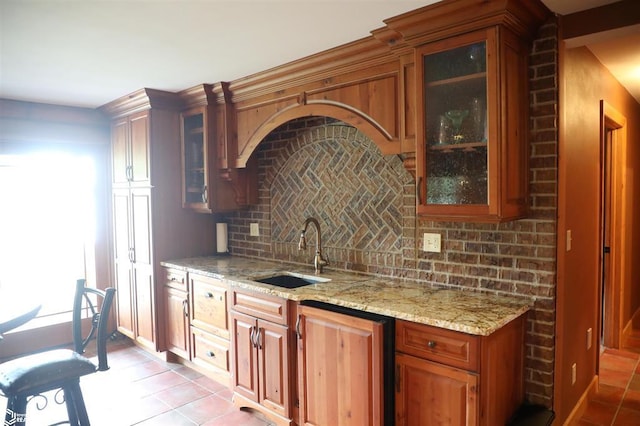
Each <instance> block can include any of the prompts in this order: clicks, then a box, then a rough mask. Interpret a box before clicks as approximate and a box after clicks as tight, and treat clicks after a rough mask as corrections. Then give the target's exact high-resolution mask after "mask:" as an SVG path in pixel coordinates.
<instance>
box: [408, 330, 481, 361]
mask: <svg viewBox="0 0 640 426" xmlns="http://www.w3.org/2000/svg"><path fill="white" fill-rule="evenodd" d="M478 348H479V337H478V336H472V335H469V334H464V333H459V332H457V331H451V330H445V329H442V328H438V327H432V326H428V325H424V324H417V323H413V322H409V321H401V320H399V321H396V351H398V352H403V353H406V354H410V355H414V356H418V357H421V358H424V359H428V360H431V361H436V362H439V363H442V364H446V365H450V366H452V367H458V368H463V369H465V370H469V371H478V357H479V352H478Z"/></svg>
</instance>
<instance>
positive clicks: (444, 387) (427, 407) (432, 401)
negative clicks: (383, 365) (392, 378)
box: [396, 354, 478, 426]
mask: <svg viewBox="0 0 640 426" xmlns="http://www.w3.org/2000/svg"><path fill="white" fill-rule="evenodd" d="M396 365H397V369H396V374H397V375H398V377H396V381H397V384H398V386H397V388H396V425H397V426H431V425H451V426H465V425H469V426H470V425H476V424H477V418H478V417H477V413H478V397H477V392H478V389H477V386H478V377H477V376H476V375H475V374H472V373H468V372H466V371H464V370H459V369H456V368H451V367H446V366H443V365H440V364H436V363H433V362H430V361H426V360H422V359H419V358H415V357H412V356H409V355H404V354H397V355H396Z"/></svg>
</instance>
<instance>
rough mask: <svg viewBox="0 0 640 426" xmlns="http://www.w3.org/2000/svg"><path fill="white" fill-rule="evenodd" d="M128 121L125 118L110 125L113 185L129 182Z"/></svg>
mask: <svg viewBox="0 0 640 426" xmlns="http://www.w3.org/2000/svg"><path fill="white" fill-rule="evenodd" d="M128 165H129V121H128V120H127V119H126V118H125V119H122V120H118V121H115V122H113V124H112V125H111V179H112V182H113V183H114V184H126V183H128V181H129V176H128V174H127V166H128Z"/></svg>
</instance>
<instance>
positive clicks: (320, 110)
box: [243, 101, 397, 159]
mask: <svg viewBox="0 0 640 426" xmlns="http://www.w3.org/2000/svg"><path fill="white" fill-rule="evenodd" d="M311 116H322V117H331V118H335V119H336V120H340V121H342V122H344V123H346V124H349V125H351V126H353V127H355V128H357V129H358V130H360V131H361V132H362V133H364V134H365V135H367V137H369V138H370V139H371V140H372V141H373V142H374V143H375V144H376V145H377V146H378V148H379V149H380V151H381V152H382V153H383V154H386V153H391V152H393V151H394V150H396V149H397V148H396V145H397V139H395V140H394V138H393V136H392V135H391V134H389V132H388V131H387V130H386V129H384V128H383V127H382V126H381V125H380V124H379V123H378V122H376V120H374V119H373V118H372V117H370V116H368V115H367V114H365V113H363V112H362V111H359V110H357V109H355V108H353V107H351V106H349V105H345V104H339V103H336V102H331V101H329V102H322V101H319V102H313V103H309V104H306V105H300V104H296V105H292V106H289V107H287V108H285V109H282V110H280V111H278V112H276V113H275V114H273V115H272V116H270V117H269V118H268V119H267V120H266V121H264V122H263V123H262V125H260V126H259V127H258V128H256V130H255V132H254V133H253V135H251V137H250V138H249V140H248V143H247V144H246V148H245V150H244V152H243V157H244V158H247V159H248V158H249V157H250V156H251V154H252V153H253V151H255V149H256V148H257V146H258V145H259V144H260V142H262V140H263V139H264V138H265V137H266V136H267V135H268V134H269V133H270V132H271V131H273V130H274V129H276V128H277V127H279V126H280V125H282V124H284V123H286V122H288V121H291V120H294V119H296V118H302V117H311Z"/></svg>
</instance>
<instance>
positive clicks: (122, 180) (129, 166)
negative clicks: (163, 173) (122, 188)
mask: <svg viewBox="0 0 640 426" xmlns="http://www.w3.org/2000/svg"><path fill="white" fill-rule="evenodd" d="M149 115H150V111H142V112H139V113H136V114H132V115H131V116H128V117H123V118H120V119H117V120H114V121H113V123H112V125H111V150H112V163H111V164H112V170H111V177H112V182H113V184H114V185H140V184H146V185H148V184H149V181H150V180H151V158H150V153H151V151H150V146H149V143H150V138H149Z"/></svg>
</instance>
